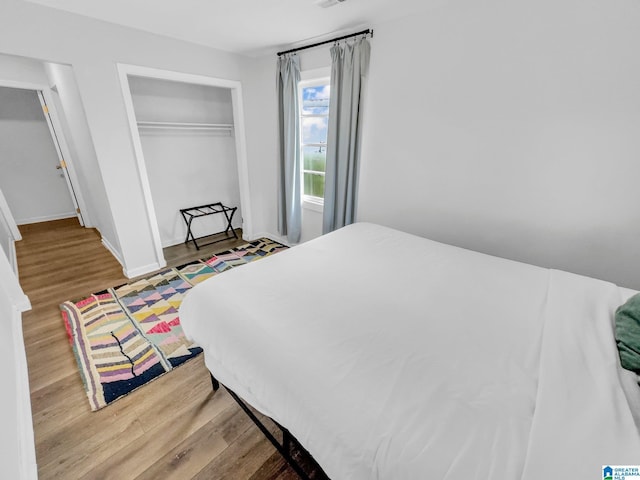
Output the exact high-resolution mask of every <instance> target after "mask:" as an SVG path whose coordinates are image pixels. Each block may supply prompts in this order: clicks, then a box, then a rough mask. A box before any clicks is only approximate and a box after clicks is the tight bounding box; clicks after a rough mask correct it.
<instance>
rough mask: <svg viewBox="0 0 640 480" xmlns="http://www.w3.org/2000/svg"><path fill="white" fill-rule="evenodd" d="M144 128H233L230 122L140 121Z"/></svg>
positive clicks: (139, 124) (140, 125)
mask: <svg viewBox="0 0 640 480" xmlns="http://www.w3.org/2000/svg"><path fill="white" fill-rule="evenodd" d="M138 127H142V128H180V129H194V130H229V131H231V130H232V129H233V125H232V124H230V123H187V122H147V121H140V122H138Z"/></svg>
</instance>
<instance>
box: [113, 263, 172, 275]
mask: <svg viewBox="0 0 640 480" xmlns="http://www.w3.org/2000/svg"><path fill="white" fill-rule="evenodd" d="M165 266H166V264H165V265H160V264H158V263H150V264H149V265H143V266H142V267H137V268H134V269H132V270H128V269H126V268H124V269H122V271H123V272H124V274H125V276H126V277H127V278H135V277H139V276H140V275H146V274H147V273H151V272H155V271H156V270H160V269H161V268H164V267H165Z"/></svg>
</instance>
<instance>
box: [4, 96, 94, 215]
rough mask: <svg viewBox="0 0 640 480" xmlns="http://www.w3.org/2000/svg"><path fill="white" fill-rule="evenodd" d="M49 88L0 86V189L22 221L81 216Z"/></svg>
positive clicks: (11, 208) (14, 213) (13, 211)
mask: <svg viewBox="0 0 640 480" xmlns="http://www.w3.org/2000/svg"><path fill="white" fill-rule="evenodd" d="M48 103H50V102H47V100H46V98H45V92H44V91H43V90H38V89H30V88H14V87H6V86H0V168H1V169H2V172H3V175H2V176H0V189H2V191H3V193H4V196H5V198H6V202H7V204H8V206H9V208H10V210H11V212H12V214H13V217H14V219H15V221H16V223H17V224H18V225H24V224H29V223H39V222H45V221H50V220H57V219H62V218H70V217H77V218H78V221H79V222H80V224H81V225H84V221H83V218H82V214H81V212H80V209H79V207H78V199H77V196H76V193H75V191H74V188H73V184H72V181H71V176H70V175H69V170H68V163H67V160H66V158H65V155H64V154H63V142H64V139H63V138H62V137H61V134H60V132H59V131H57V130H56V129H55V128H54V121H53V120H54V118H53V112H52V109H51V108H50V106H49V105H48Z"/></svg>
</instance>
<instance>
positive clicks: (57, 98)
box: [44, 63, 117, 240]
mask: <svg viewBox="0 0 640 480" xmlns="http://www.w3.org/2000/svg"><path fill="white" fill-rule="evenodd" d="M44 68H45V72H46V74H47V79H48V84H49V86H50V87H51V88H52V90H51V98H52V99H53V101H54V103H55V107H56V113H57V116H58V118H59V120H60V125H61V128H62V132H61V133H62V134H63V135H64V138H65V139H66V142H67V145H68V148H69V154H70V156H71V160H70V161H69V159H67V163H72V165H73V168H74V169H75V172H76V175H77V177H78V181H77V182H76V183H75V184H74V188H75V189H76V190H80V191H81V194H82V198H83V199H84V202H85V203H86V205H85V206H84V207H85V208H84V209H83V211H82V217H83V220H84V223H85V226H87V227H96V228H97V229H98V230H99V231H100V233H101V234H102V235H103V236H106V238H109V239H112V240H114V239H116V240H117V237H116V236H115V234H114V227H113V219H112V218H111V210H110V208H109V205H108V201H107V194H106V192H105V188H104V183H103V181H102V175H101V174H100V168H99V166H98V159H97V157H96V152H95V148H94V146H93V141H92V140H91V132H90V131H89V126H88V124H87V118H86V116H85V114H84V107H83V105H82V99H81V98H80V93H79V91H78V85H77V83H76V80H75V76H74V74H73V68H72V67H71V66H69V65H62V64H58V63H46V64H45V65H44Z"/></svg>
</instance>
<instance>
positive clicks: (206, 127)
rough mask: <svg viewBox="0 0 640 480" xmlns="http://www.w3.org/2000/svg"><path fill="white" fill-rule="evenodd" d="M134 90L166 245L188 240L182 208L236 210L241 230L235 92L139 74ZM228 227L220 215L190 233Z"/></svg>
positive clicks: (133, 81)
mask: <svg viewBox="0 0 640 480" xmlns="http://www.w3.org/2000/svg"><path fill="white" fill-rule="evenodd" d="M129 87H130V89H131V98H132V101H133V108H134V112H135V116H136V121H137V124H138V132H139V134H140V142H141V144H142V153H143V155H144V162H145V166H146V169H147V175H148V178H149V186H150V189H151V197H152V200H153V206H154V209H155V213H156V219H157V222H158V230H159V232H160V240H161V242H162V247H168V246H171V245H176V244H179V243H183V242H184V240H185V236H186V233H187V229H186V225H185V223H184V220H183V218H182V216H181V215H180V209H182V208H190V207H195V206H199V205H207V204H211V203H215V202H221V203H223V204H224V205H227V206H229V207H237V208H238V210H237V211H236V213H235V215H234V218H233V223H232V225H233V227H234V228H238V227H241V226H242V212H241V208H240V187H239V182H238V165H237V159H236V150H235V139H234V131H233V106H232V101H231V90H230V89H227V88H221V87H212V86H207V85H196V84H190V83H182V82H175V81H168V80H159V79H154V78H148V77H136V76H130V77H129ZM226 226H227V224H226V218H225V217H224V215H222V214H220V215H209V216H206V217H199V218H197V219H194V221H193V224H192V227H191V229H192V232H193V233H194V235H195V236H196V237H200V236H203V235H208V234H211V233H216V232H220V231H222V230H224V229H225V228H226ZM207 241H208V239H204V240H203V242H205V243H206V242H207Z"/></svg>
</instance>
